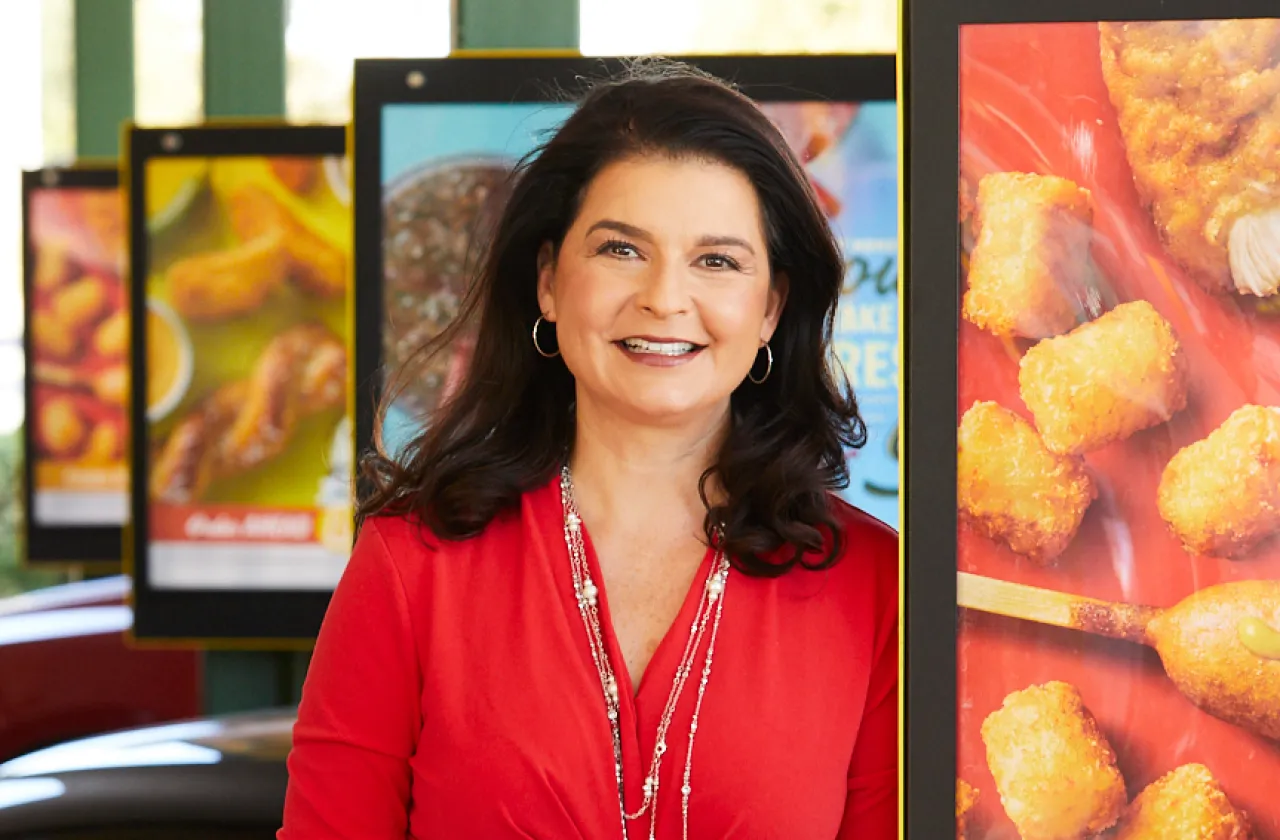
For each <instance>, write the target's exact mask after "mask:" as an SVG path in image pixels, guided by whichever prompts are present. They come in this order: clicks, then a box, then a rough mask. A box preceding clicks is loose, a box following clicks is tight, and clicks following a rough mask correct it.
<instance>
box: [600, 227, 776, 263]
mask: <svg viewBox="0 0 1280 840" xmlns="http://www.w3.org/2000/svg"><path fill="white" fill-rule="evenodd" d="M597 230H612V231H615V232H616V233H620V234H622V235H623V236H629V237H631V238H632V239H642V240H644V241H645V242H652V241H653V234H651V233H649V232H648V231H647V230H645V229H644V228H640V227H636V226H635V225H630V224H627V223H626V222H620V221H618V220H617V219H601V220H600V221H598V222H596V223H595V224H593V225H592V226H591V227H589V228H587V235H588V236H590V235H591V234H592V233H594V232H596V231H597ZM698 247H699V248H728V247H736V248H741V249H743V250H744V251H746V252H747V253H748V254H751V255H752V256H755V253H756V251H755V249H754V248H752V247H751V243H750V242H748V241H747V240H745V239H743V238H741V237H738V236H723V235H721V236H716V235H711V234H708V235H706V236H703V237H702V238H700V239H699V240H698Z"/></svg>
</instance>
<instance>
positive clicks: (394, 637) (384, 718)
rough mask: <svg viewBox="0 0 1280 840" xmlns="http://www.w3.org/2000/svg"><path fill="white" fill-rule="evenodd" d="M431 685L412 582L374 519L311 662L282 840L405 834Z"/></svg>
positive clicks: (365, 839)
mask: <svg viewBox="0 0 1280 840" xmlns="http://www.w3.org/2000/svg"><path fill="white" fill-rule="evenodd" d="M421 679H422V678H421V674H420V670H419V665H418V657H417V654H416V652H415V641H414V632H413V627H412V619H411V616H410V611H409V605H408V599H407V597H406V594H405V589H404V584H403V582H402V580H401V578H400V575H399V572H398V570H397V569H396V567H395V566H394V564H393V563H391V562H390V555H389V553H388V550H387V546H386V543H385V542H384V540H383V537H382V535H381V533H380V532H379V530H378V525H377V523H376V522H375V521H372V520H371V521H369V522H367V523H365V525H364V528H363V529H362V530H361V533H360V537H359V539H357V541H356V545H355V549H354V551H353V552H352V555H351V561H350V563H349V565H348V566H347V569H346V572H345V573H344V574H343V576H342V581H341V582H340V583H339V585H338V587H337V590H336V591H335V592H334V595H333V601H332V603H331V604H330V606H329V611H328V613H327V614H326V616H325V620H324V625H323V627H322V629H321V631H320V636H319V639H318V641H317V643H316V649H315V654H314V656H313V658H312V660H311V669H310V671H309V673H308V675H307V681H306V685H305V687H304V689H303V695H302V704H301V707H300V709H299V712H298V722H297V724H296V725H295V727H294V731H293V752H292V753H291V754H290V756H289V789H288V793H287V795H286V798H285V809H284V827H283V828H282V829H281V830H280V832H279V834H278V835H277V836H278V838H279V840H339V838H341V840H357V838H358V840H380V838H392V837H394V838H397V840H402V839H403V838H404V837H405V834H406V830H407V822H408V812H409V787H410V770H409V759H410V758H411V757H412V756H413V753H414V751H415V749H416V747H417V742H418V733H419V732H420V731H421V729H422V716H421V707H420V704H419V698H420V697H421Z"/></svg>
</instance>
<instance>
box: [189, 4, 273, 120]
mask: <svg viewBox="0 0 1280 840" xmlns="http://www.w3.org/2000/svg"><path fill="white" fill-rule="evenodd" d="M284 13H285V4H284V0H204V112H205V115H206V116H209V117H283V116H284V85H285V78H284V25H285V14H284Z"/></svg>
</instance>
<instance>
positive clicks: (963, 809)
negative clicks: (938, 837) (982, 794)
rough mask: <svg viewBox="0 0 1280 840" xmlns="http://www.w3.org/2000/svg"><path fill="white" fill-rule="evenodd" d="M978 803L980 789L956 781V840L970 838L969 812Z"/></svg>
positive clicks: (960, 780) (961, 780) (962, 781)
mask: <svg viewBox="0 0 1280 840" xmlns="http://www.w3.org/2000/svg"><path fill="white" fill-rule="evenodd" d="M977 802H978V789H977V788H975V787H974V786H973V785H971V784H969V783H968V782H966V781H965V780H964V779H956V840H966V838H967V837H968V836H969V812H970V811H972V810H973V806H974V805H976V804H977Z"/></svg>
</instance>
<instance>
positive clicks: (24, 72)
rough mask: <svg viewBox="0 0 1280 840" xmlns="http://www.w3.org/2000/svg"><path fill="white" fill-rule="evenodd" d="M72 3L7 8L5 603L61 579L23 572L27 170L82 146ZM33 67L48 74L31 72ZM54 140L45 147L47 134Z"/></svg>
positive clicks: (2, 212)
mask: <svg viewBox="0 0 1280 840" xmlns="http://www.w3.org/2000/svg"><path fill="white" fill-rule="evenodd" d="M71 8H72V7H71V2H70V0H47V2H46V3H43V4H41V3H0V78H5V79H10V80H19V81H18V82H17V83H11V84H5V85H0V113H3V114H5V115H6V117H7V121H6V123H5V131H3V132H0V597H3V596H5V595H11V594H14V593H16V592H22V591H24V590H27V589H32V588H35V587H39V586H47V585H49V584H51V583H55V582H57V581H59V580H60V579H61V576H60V575H54V574H49V573H33V572H26V571H23V570H20V569H18V567H17V539H16V532H17V531H18V526H19V523H20V521H21V520H20V518H19V517H20V516H21V510H20V503H21V502H20V493H21V489H22V482H21V480H20V479H19V469H20V467H21V460H20V459H21V457H22V435H21V432H20V429H21V426H22V414H23V405H22V343H21V342H22V221H21V218H22V204H21V198H20V197H21V194H22V192H21V178H22V175H21V173H22V170H23V169H35V168H37V167H39V166H41V165H43V164H44V162H45V161H46V160H47V159H48V158H49V157H51V156H52V155H50V152H51V151H54V152H55V153H56V155H57V157H58V158H59V159H60V160H63V161H65V160H67V159H69V157H70V154H69V152H70V151H71V150H73V149H74V146H75V120H74V117H73V116H72V97H71V95H70V91H71V81H72V78H73V76H74V73H73V69H72V68H73V67H74V65H73V64H72V63H71V61H72V59H71V34H70V33H71V32H72V29H73V28H72V25H71ZM32 67H39V68H41V70H42V72H40V73H32V72H31V68H32ZM46 129H47V130H48V137H49V139H50V140H51V141H53V142H51V143H50V144H49V145H50V147H51V148H46V143H45V134H46Z"/></svg>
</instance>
